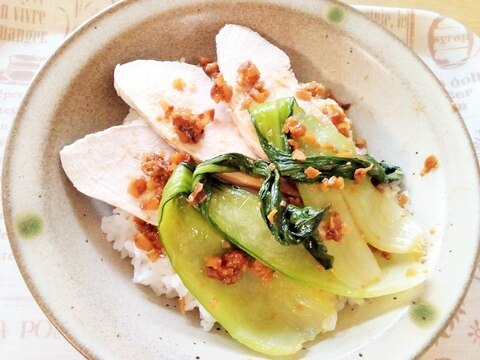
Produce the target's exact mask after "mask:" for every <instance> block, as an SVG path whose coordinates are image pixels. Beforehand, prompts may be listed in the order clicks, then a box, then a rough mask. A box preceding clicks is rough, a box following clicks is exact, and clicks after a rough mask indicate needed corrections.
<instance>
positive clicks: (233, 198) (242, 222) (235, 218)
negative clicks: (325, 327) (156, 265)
mask: <svg viewBox="0 0 480 360" xmlns="http://www.w3.org/2000/svg"><path fill="white" fill-rule="evenodd" d="M210 191H211V192H210V196H209V197H208V198H207V200H206V202H204V203H202V204H200V207H201V212H202V214H203V215H204V216H205V217H206V218H207V219H208V220H209V221H210V222H211V223H212V224H213V225H214V226H215V227H216V228H217V229H218V230H220V231H221V232H222V233H223V234H224V236H225V237H226V238H227V239H229V240H230V241H231V242H232V243H234V244H235V245H236V246H238V247H239V248H241V249H243V250H244V251H246V252H247V253H249V254H250V255H251V256H253V257H255V258H257V259H259V260H261V261H262V262H264V263H265V264H268V265H269V266H270V267H272V268H274V269H275V270H277V271H278V272H281V273H283V274H285V275H286V276H288V277H290V278H292V279H295V280H298V281H301V282H304V283H306V284H309V285H311V286H314V287H317V288H319V289H322V290H325V291H328V292H331V293H334V294H338V295H342V296H348V297H354V298H365V297H368V298H370V297H377V296H382V295H387V294H391V293H394V292H398V291H401V290H405V289H408V288H410V287H413V286H415V285H417V284H419V283H420V282H422V281H423V280H424V279H425V276H426V274H425V272H424V266H423V265H422V263H421V257H420V256H419V255H411V256H407V255H398V257H395V258H392V259H391V260H389V261H385V262H382V266H381V267H380V266H379V265H378V264H377V262H378V260H377V259H376V258H375V256H374V255H372V252H371V251H370V249H369V248H368V246H367V245H366V243H365V241H363V239H362V238H361V237H351V238H348V239H347V238H345V239H343V240H342V241H340V242H335V241H327V242H325V245H326V246H327V248H328V251H329V253H330V251H332V252H331V254H333V255H335V256H337V258H336V259H335V262H334V264H333V269H332V270H325V269H323V267H321V266H319V265H318V263H317V262H316V261H315V259H314V258H313V257H311V256H310V254H309V253H308V252H307V251H306V250H305V249H304V248H302V247H292V246H283V245H281V244H279V243H278V242H277V241H276V240H275V238H274V237H273V235H272V233H271V232H270V231H269V229H268V226H267V225H266V224H265V222H264V221H263V219H262V216H261V210H260V208H261V205H260V201H259V199H258V197H257V196H255V195H253V194H251V193H249V192H247V191H245V190H243V189H239V188H236V187H233V186H230V185H226V184H221V183H219V182H217V183H216V184H213V185H212V186H211V188H210ZM409 268H414V269H415V272H414V273H409V274H410V276H407V273H408V269H409ZM339 274H341V276H339ZM344 280H345V281H344Z"/></svg>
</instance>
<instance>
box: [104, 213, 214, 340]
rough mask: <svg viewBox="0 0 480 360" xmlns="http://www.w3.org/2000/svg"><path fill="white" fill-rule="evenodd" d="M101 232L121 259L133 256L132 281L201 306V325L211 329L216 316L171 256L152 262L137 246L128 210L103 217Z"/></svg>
mask: <svg viewBox="0 0 480 360" xmlns="http://www.w3.org/2000/svg"><path fill="white" fill-rule="evenodd" d="M102 231H103V232H104V233H105V234H106V237H107V240H108V241H109V242H111V243H112V245H113V248H114V249H115V250H117V251H118V252H119V253H120V256H121V258H122V259H124V258H126V257H127V256H128V257H130V258H131V259H132V260H131V264H132V265H133V282H134V283H136V284H142V285H146V286H150V287H151V288H152V290H153V291H154V292H155V294H157V295H166V296H167V297H168V298H174V297H181V298H183V299H184V300H185V311H190V310H193V309H195V308H198V310H199V312H200V325H201V326H202V328H203V329H204V330H205V331H209V330H210V329H211V328H212V327H213V325H214V324H215V319H214V318H213V317H212V316H211V315H210V313H209V312H208V311H207V310H205V308H204V307H203V306H202V305H200V303H199V302H198V301H197V300H196V299H195V298H194V297H193V295H192V294H191V293H190V292H189V291H188V290H187V288H186V287H185V285H183V282H182V280H181V279H180V277H179V276H178V275H177V273H175V270H173V268H172V265H171V264H170V261H169V260H168V257H160V258H159V259H158V260H157V261H155V262H152V261H151V260H150V259H149V258H148V256H147V255H146V251H144V250H141V249H139V248H137V246H136V245H135V243H134V241H133V237H134V236H135V235H136V234H137V230H136V228H135V224H134V223H133V217H132V215H130V214H129V213H127V212H125V211H123V210H121V209H118V208H115V209H113V212H112V215H111V216H105V217H103V218H102Z"/></svg>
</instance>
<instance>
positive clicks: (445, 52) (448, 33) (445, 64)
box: [428, 17, 478, 68]
mask: <svg viewBox="0 0 480 360" xmlns="http://www.w3.org/2000/svg"><path fill="white" fill-rule="evenodd" d="M428 47H429V49H430V54H431V56H432V59H433V60H434V61H435V63H436V64H437V65H438V66H439V67H441V68H455V67H459V66H462V65H463V64H465V62H466V61H467V60H468V59H469V58H471V57H472V56H473V55H474V52H477V51H478V48H477V49H474V47H475V36H474V34H473V33H472V32H471V31H469V30H468V29H467V28H465V27H464V26H463V25H460V24H458V23H457V22H453V21H452V20H451V19H447V18H445V17H438V18H436V19H435V20H434V21H433V23H432V25H431V26H430V29H429V30H428Z"/></svg>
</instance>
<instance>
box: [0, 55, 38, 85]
mask: <svg viewBox="0 0 480 360" xmlns="http://www.w3.org/2000/svg"><path fill="white" fill-rule="evenodd" d="M44 61H45V58H44V57H40V56H37V55H23V54H17V55H11V56H10V57H9V58H8V64H7V68H6V69H0V83H1V84H16V85H23V84H28V83H29V82H30V80H32V79H33V76H34V75H35V73H36V72H37V71H38V70H39V69H40V67H41V66H42V64H43V62H44Z"/></svg>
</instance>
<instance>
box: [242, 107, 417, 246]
mask: <svg viewBox="0 0 480 360" xmlns="http://www.w3.org/2000/svg"><path fill="white" fill-rule="evenodd" d="M285 103H291V106H290V109H291V111H290V113H288V112H287V111H281V112H280V111H275V110H272V109H275V108H278V109H284V108H285V107H286V105H285ZM250 113H251V115H252V121H253V122H254V124H255V127H256V129H257V133H258V135H259V139H260V143H261V144H262V146H263V148H264V150H265V152H266V153H267V154H268V156H269V157H271V160H272V161H276V162H275V163H276V164H277V165H278V167H279V168H280V171H281V173H282V175H283V174H285V175H287V176H289V177H290V178H292V179H293V180H295V181H297V182H308V181H305V180H304V177H306V175H305V173H304V172H303V171H302V169H305V167H307V165H310V166H312V167H314V168H316V169H318V170H319V171H320V172H321V174H320V175H319V177H321V176H325V177H329V176H342V177H343V178H344V179H345V189H344V190H343V191H341V192H340V193H341V197H342V198H343V202H344V204H343V202H342V201H341V200H340V198H338V197H337V200H336V203H337V204H340V207H341V208H345V206H344V205H346V208H348V210H349V212H350V214H344V212H343V213H342V214H341V215H342V216H345V217H346V216H351V218H352V219H353V222H354V224H355V225H356V227H357V228H358V230H359V231H360V233H361V234H362V236H363V237H364V239H365V241H366V242H367V243H369V244H371V245H373V246H375V247H376V248H378V249H380V250H383V251H388V252H392V253H401V254H403V253H410V252H417V253H421V252H422V247H423V235H422V231H421V228H420V227H419V225H418V224H417V223H416V222H415V220H414V218H413V217H412V216H411V214H410V213H409V212H408V211H407V210H406V209H403V208H402V207H401V206H400V205H399V204H398V203H397V200H396V198H395V195H394V193H393V192H392V191H389V190H388V189H387V190H385V192H384V193H382V192H380V191H379V190H377V189H376V188H375V186H374V184H373V183H375V184H378V183H388V182H393V181H398V180H400V179H401V177H402V175H403V173H402V172H401V170H400V169H399V168H398V167H395V166H390V165H387V164H386V163H384V162H378V161H376V160H375V159H374V158H372V157H370V156H368V155H366V156H365V158H364V159H363V158H362V157H361V156H359V155H356V156H355V157H353V156H354V155H355V154H354V153H353V152H352V149H354V145H353V142H352V140H351V139H349V138H346V137H344V136H343V135H341V134H340V133H338V132H337V133H333V132H332V131H333V130H332V129H331V128H330V127H327V126H325V125H324V124H323V123H322V122H320V121H318V120H317V119H316V118H314V117H312V116H309V115H307V114H306V113H305V112H304V111H303V110H302V109H300V108H299V107H298V106H297V105H296V104H295V101H294V100H293V99H279V100H277V101H275V102H271V103H266V104H259V105H257V106H256V107H254V108H253V109H252V110H251V111H250ZM289 116H294V117H295V118H296V119H297V120H299V121H300V122H301V123H302V124H303V125H304V126H305V127H306V131H307V134H312V135H313V138H314V141H311V140H310V141H306V140H305V138H304V137H303V138H302V137H301V138H299V139H297V140H298V143H299V144H300V147H301V149H302V151H303V152H304V153H305V155H306V161H305V162H304V165H303V167H301V166H298V165H297V164H296V163H295V161H293V160H292V159H291V154H290V153H289V151H290V148H289V147H286V145H285V144H288V143H286V140H285V139H283V140H281V139H278V138H282V137H283V138H286V136H285V134H283V133H275V132H268V131H265V129H267V126H266V125H265V124H266V123H268V127H272V128H281V127H282V126H283V124H284V122H285V121H286V119H287V118H288V117H289ZM272 134H277V135H275V136H273V135H272ZM326 141H327V142H329V144H330V145H331V146H328V147H325V146H321V145H322V144H324V143H325V142H326ZM275 144H276V145H275ZM279 145H281V146H282V147H281V148H277V146H279ZM338 152H343V153H347V154H350V156H352V157H350V158H339V157H336V156H335V155H334V154H335V153H338ZM279 154H280V155H279ZM289 157H290V160H289V159H288V158H289ZM325 159H332V160H331V161H332V162H340V165H339V166H336V167H335V166H333V165H332V169H334V170H333V171H331V172H329V171H328V169H326V166H323V167H322V166H318V165H316V164H322V161H324V160H325ZM345 160H348V161H345ZM342 161H343V162H342ZM358 162H360V163H364V165H363V166H359V168H360V167H363V168H364V169H367V168H368V169H369V170H368V172H367V175H369V176H368V177H366V178H365V179H363V181H360V183H359V184H354V183H353V182H352V181H349V180H348V179H353V177H354V173H355V170H356V169H355V168H354V167H355V165H354V164H357V163H358ZM279 164H284V165H283V166H282V165H279ZM323 165H324V164H323ZM289 171H295V174H296V175H290V173H289ZM312 180H316V179H312ZM370 180H371V181H370ZM297 185H298V187H299V190H300V193H301V195H302V199H303V201H304V203H305V204H306V205H311V206H312V205H313V202H315V199H320V200H318V201H317V204H316V205H313V206H318V204H319V203H322V204H328V203H329V202H328V201H322V200H321V199H322V198H328V197H329V196H330V194H328V191H327V192H323V191H319V189H318V188H315V187H307V186H306V185H303V184H297ZM312 201H313V202H312ZM323 206H325V205H323ZM332 206H334V207H335V203H332Z"/></svg>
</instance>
